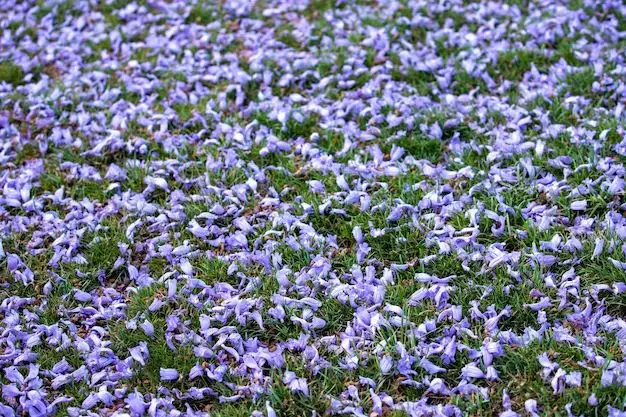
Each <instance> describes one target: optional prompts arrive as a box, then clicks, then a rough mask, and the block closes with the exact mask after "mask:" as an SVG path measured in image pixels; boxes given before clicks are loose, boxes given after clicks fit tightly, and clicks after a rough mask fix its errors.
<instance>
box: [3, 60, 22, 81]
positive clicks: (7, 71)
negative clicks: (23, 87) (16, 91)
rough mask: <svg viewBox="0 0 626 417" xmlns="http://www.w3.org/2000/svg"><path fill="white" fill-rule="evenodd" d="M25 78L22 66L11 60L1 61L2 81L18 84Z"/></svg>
mask: <svg viewBox="0 0 626 417" xmlns="http://www.w3.org/2000/svg"><path fill="white" fill-rule="evenodd" d="M23 79H24V71H23V70H22V67H20V66H18V65H16V64H15V63H13V62H11V61H0V82H6V83H9V84H13V85H18V84H20V83H21V82H22V80H23Z"/></svg>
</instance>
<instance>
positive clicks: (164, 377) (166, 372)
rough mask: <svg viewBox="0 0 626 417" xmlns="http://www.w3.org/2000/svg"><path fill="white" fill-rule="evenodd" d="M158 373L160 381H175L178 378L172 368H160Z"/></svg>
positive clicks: (176, 372)
mask: <svg viewBox="0 0 626 417" xmlns="http://www.w3.org/2000/svg"><path fill="white" fill-rule="evenodd" d="M159 375H160V376H161V381H176V380H177V379H178V371H177V370H176V369H172V368H161V369H160V371H159Z"/></svg>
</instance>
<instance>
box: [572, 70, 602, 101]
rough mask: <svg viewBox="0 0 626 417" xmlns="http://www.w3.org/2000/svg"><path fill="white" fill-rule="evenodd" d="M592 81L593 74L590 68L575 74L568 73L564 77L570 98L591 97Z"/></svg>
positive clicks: (593, 78)
mask: <svg viewBox="0 0 626 417" xmlns="http://www.w3.org/2000/svg"><path fill="white" fill-rule="evenodd" d="M594 80H595V74H594V71H593V69H592V68H586V69H584V70H582V71H577V72H570V73H568V74H567V75H566V77H565V83H566V84H567V91H568V92H569V93H570V94H571V95H572V96H585V97H590V96H592V95H593V89H592V87H593V82H594Z"/></svg>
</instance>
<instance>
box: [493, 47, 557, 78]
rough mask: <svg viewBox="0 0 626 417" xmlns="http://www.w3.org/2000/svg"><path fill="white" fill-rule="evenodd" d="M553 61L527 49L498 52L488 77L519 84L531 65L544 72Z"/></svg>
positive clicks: (539, 52) (542, 54) (538, 52)
mask: <svg viewBox="0 0 626 417" xmlns="http://www.w3.org/2000/svg"><path fill="white" fill-rule="evenodd" d="M552 63H553V60H552V59H550V58H549V57H548V56H546V55H545V54H544V53H542V52H541V51H533V50H527V49H518V50H509V51H503V52H500V54H499V55H498V59H497V61H496V63H495V65H494V66H492V67H490V68H489V69H488V72H489V75H491V77H492V78H494V79H497V78H499V77H501V78H503V79H506V80H511V81H515V82H519V81H521V80H522V78H523V77H524V74H526V73H527V72H528V71H530V70H531V68H532V65H535V67H536V68H537V70H538V71H540V72H546V71H547V70H548V69H549V68H550V66H551V65H552Z"/></svg>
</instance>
